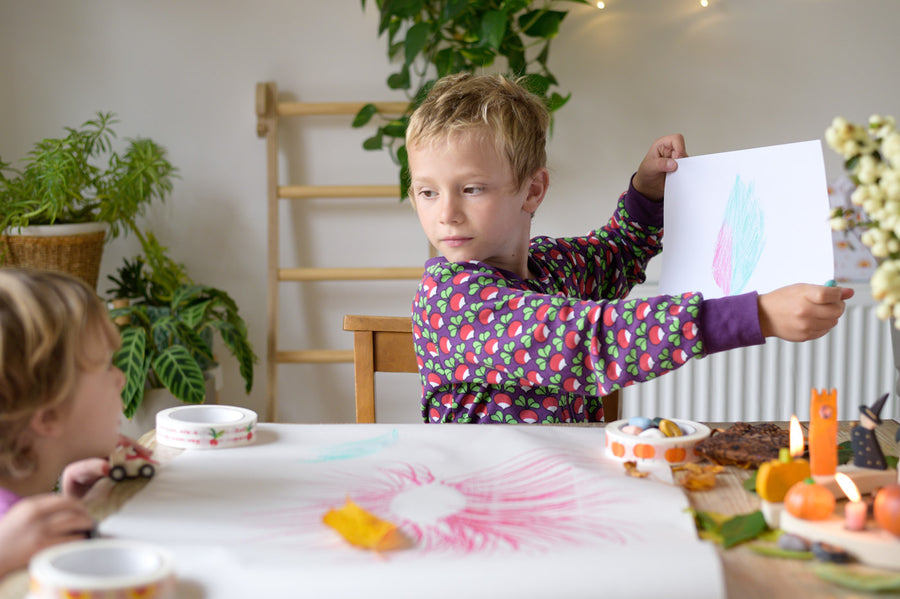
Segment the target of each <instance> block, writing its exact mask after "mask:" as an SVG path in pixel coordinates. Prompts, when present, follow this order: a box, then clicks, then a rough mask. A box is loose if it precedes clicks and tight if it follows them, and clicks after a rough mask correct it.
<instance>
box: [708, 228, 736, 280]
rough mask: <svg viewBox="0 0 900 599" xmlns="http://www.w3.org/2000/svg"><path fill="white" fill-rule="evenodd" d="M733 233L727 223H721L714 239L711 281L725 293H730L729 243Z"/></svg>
mask: <svg viewBox="0 0 900 599" xmlns="http://www.w3.org/2000/svg"><path fill="white" fill-rule="evenodd" d="M733 241H734V235H733V232H732V230H731V227H730V226H728V223H722V228H720V229H719V237H718V238H717V239H716V247H715V253H714V254H713V266H712V276H713V281H715V282H716V285H718V286H719V289H721V290H722V291H723V292H724V293H725V295H730V294H731V269H732V264H731V256H732V249H731V245H732V243H733Z"/></svg>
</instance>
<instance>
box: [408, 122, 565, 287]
mask: <svg viewBox="0 0 900 599" xmlns="http://www.w3.org/2000/svg"><path fill="white" fill-rule="evenodd" d="M487 139H488V138H487V136H484V135H479V134H474V133H463V134H456V135H453V136H451V137H450V138H449V139H447V140H444V141H439V142H436V143H433V144H416V145H413V146H408V147H407V150H408V152H409V168H410V173H411V175H412V200H413V204H414V206H415V209H416V213H417V214H418V216H419V222H421V223H422V228H423V229H424V230H425V235H426V236H427V237H428V240H429V241H430V242H431V244H432V245H433V246H434V247H435V248H436V249H437V250H438V251H439V252H440V253H441V254H442V255H443V256H444V257H446V258H447V260H449V261H451V262H464V261H468V260H479V261H481V262H486V263H487V264H490V265H491V266H494V267H497V268H503V269H506V270H509V271H512V272H514V273H516V274H518V275H519V276H521V277H522V278H527V277H528V267H527V259H528V242H529V238H530V235H531V216H532V214H533V213H534V211H535V210H537V207H538V206H539V205H540V203H541V200H543V197H544V193H545V191H546V188H547V180H548V176H547V170H546V169H543V168H542V169H539V170H538V171H537V172H536V173H535V174H534V175H533V176H532V177H531V178H530V179H529V180H526V181H525V183H524V184H523V185H522V186H521V188H518V187H517V186H516V184H515V181H514V180H513V173H512V168H511V167H510V165H509V163H508V161H507V160H506V159H505V157H503V156H501V155H499V154H498V152H497V150H496V148H495V147H494V144H493V143H491V142H490V141H487Z"/></svg>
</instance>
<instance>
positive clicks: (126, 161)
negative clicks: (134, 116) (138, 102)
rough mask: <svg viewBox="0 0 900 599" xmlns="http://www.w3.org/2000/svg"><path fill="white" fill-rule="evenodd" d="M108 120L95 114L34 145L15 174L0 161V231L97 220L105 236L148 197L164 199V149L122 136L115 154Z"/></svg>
mask: <svg viewBox="0 0 900 599" xmlns="http://www.w3.org/2000/svg"><path fill="white" fill-rule="evenodd" d="M116 123H118V121H117V120H116V119H115V115H114V114H113V113H111V112H98V113H97V116H96V118H94V119H91V120H88V121H86V122H85V123H83V124H82V125H81V127H79V128H77V129H74V128H71V127H66V128H65V129H66V131H67V132H68V134H67V135H66V136H65V137H59V138H47V139H43V140H41V141H39V142H37V143H36V144H35V145H34V149H32V151H31V152H29V153H28V155H27V158H26V159H25V160H24V166H23V168H22V170H19V169H16V168H14V167H13V166H12V164H11V163H8V162H4V161H3V160H2V159H0V231H2V232H5V231H7V230H8V229H12V228H19V227H27V226H31V225H49V224H54V223H60V224H62V223H84V222H105V223H108V224H109V238H110V239H113V238H115V237H117V236H118V235H119V233H120V231H121V229H122V227H124V228H125V230H129V229H130V228H133V224H134V220H135V218H136V217H137V216H139V215H141V214H142V213H143V210H144V208H145V207H146V206H147V205H148V204H149V203H150V202H151V201H152V200H153V199H154V198H158V199H159V200H160V201H163V200H165V198H166V196H167V195H168V194H169V193H170V192H171V191H172V179H173V178H174V177H176V176H177V169H176V168H175V167H173V166H172V165H171V164H170V163H169V161H168V160H167V158H166V150H165V148H163V147H162V146H160V145H159V144H157V143H156V142H154V141H153V140H150V139H146V138H137V139H130V140H128V145H127V148H126V149H125V151H124V153H123V154H121V155H120V154H119V153H117V152H115V151H113V139H114V138H115V137H116V134H115V131H114V130H113V125H115V124H116ZM103 160H105V161H106V162H105V164H103Z"/></svg>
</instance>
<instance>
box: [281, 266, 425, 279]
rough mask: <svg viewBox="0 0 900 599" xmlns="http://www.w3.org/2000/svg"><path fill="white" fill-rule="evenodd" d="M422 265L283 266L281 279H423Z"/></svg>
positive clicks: (423, 270)
mask: <svg viewBox="0 0 900 599" xmlns="http://www.w3.org/2000/svg"><path fill="white" fill-rule="evenodd" d="M423 272H425V269H424V267H422V266H398V267H379V266H373V267H368V268H282V269H279V270H278V280H279V281H353V280H358V281H390V280H406V279H421V278H422V273H423Z"/></svg>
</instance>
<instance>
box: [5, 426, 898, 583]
mask: <svg viewBox="0 0 900 599" xmlns="http://www.w3.org/2000/svg"><path fill="white" fill-rule="evenodd" d="M779 424H781V425H783V426H785V427H786V426H787V423H779ZM851 424H852V423H850V422H842V423H841V425H840V428H839V433H838V440H839V442H842V441H845V440H848V439H849V435H850V432H849V431H850V428H851ZM508 426H509V425H508ZM600 426H602V425H600ZM710 426H712V427H714V428H727V427H728V426H729V425H728V424H727V423H710ZM898 428H900V422H898V421H896V420H886V421H885V422H884V424H883V425H882V426H881V427H879V428H878V436H879V440H880V441H881V443H882V447H884V448H885V449H886V454H887V455H896V454H897V443H896V441H895V435H896V433H897V430H898ZM141 442H142V443H143V444H145V445H147V446H150V447H152V448H155V450H156V453H155V457H156V458H157V459H158V460H159V461H161V462H163V463H164V462H165V461H167V460H171V459H172V458H173V457H174V456H176V455H178V454H179V453H180V451H181V450H178V449H172V448H169V447H165V446H158V447H157V446H156V443H155V440H154V438H153V434H152V432H151V433H148V434H147V435H145V436H144V437H142V438H141ZM751 474H752V471H748V470H742V469H740V468H735V467H726V469H725V472H723V473H722V474H720V475H719V476H718V479H717V482H716V487H715V488H714V489H713V490H710V491H696V492H688V493H687V495H688V499H689V501H690V503H691V505H692V507H694V508H695V509H698V510H705V511H715V512H720V513H725V514H744V513H748V512H752V511H754V510H757V509H759V498H758V497H757V496H756V495H755V494H751V493H748V492H747V491H746V490H744V488H743V481H744V480H746V479H747V478H748V477H749V476H750V475H751ZM145 484H146V481H144V480H139V479H135V480H127V481H123V482H121V483H118V484H113V483H111V481H108V480H104V481H101V482H100V483H98V484H97V485H96V487H95V489H93V490H92V492H91V494H90V495H89V496H88V497H87V498H86V499H87V502H88V506H89V508H90V510H91V513H92V515H93V516H94V517H95V518H97V519H98V520H99V519H102V518H104V517H106V516H108V515H109V514H111V513H114V512H115V511H117V510H118V509H119V508H120V507H121V506H122V505H123V504H124V503H125V502H126V501H128V499H130V498H131V497H132V496H134V495H135V494H136V493H138V492H139V491H140V490H141V489H142V488H143V486H144V485H145ZM718 552H719V555H720V557H721V559H722V564H723V570H724V576H725V585H726V592H727V596H728V597H739V598H745V597H747V598H753V597H765V598H766V599H773V598H779V597H785V598H790V599H793V598H794V597H801V596H807V597H811V596H814V597H820V596H821V597H866V596H872V597H879V596H883V595H877V594H871V595H869V594H865V593H860V592H857V591H850V590H847V589H842V588H841V587H837V586H835V585H832V584H829V583H827V582H825V581H823V580H821V579H819V578H818V577H816V576H815V575H814V574H813V572H812V571H811V570H810V565H809V562H804V561H796V560H782V559H776V558H769V557H764V556H761V555H758V554H756V553H754V552H753V551H751V550H750V549H749V548H747V547H745V546H737V547H734V548H731V549H728V550H722V549H721V548H719V549H718ZM26 591H27V573H26V572H25V571H24V570H23V571H21V572H17V573H13V574H12V575H10V576H8V577H7V578H6V579H4V580H3V581H2V583H0V599H12V598H20V597H23V596H24V594H25V593H26Z"/></svg>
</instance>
